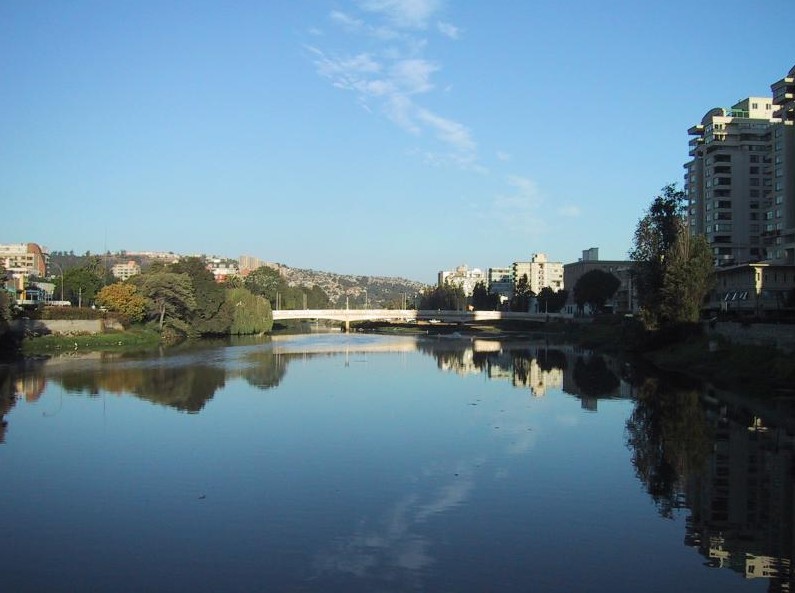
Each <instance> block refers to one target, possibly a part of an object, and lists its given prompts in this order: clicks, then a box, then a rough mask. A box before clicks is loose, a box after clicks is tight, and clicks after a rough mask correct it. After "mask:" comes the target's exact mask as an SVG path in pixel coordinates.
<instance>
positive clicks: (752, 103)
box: [684, 68, 795, 266]
mask: <svg viewBox="0 0 795 593" xmlns="http://www.w3.org/2000/svg"><path fill="white" fill-rule="evenodd" d="M771 89H772V97H748V98H747V99H743V100H742V101H740V102H738V103H736V104H735V105H733V106H732V107H731V108H723V107H717V108H714V109H711V110H710V111H708V112H707V113H706V115H704V117H703V118H702V120H701V123H699V124H697V125H695V126H693V127H691V128H690V129H689V130H688V134H690V135H691V136H693V138H692V139H691V140H690V152H689V154H690V156H691V157H692V159H691V160H690V161H688V162H687V163H685V165H684V166H685V170H686V172H685V193H686V196H687V200H688V222H689V225H690V231H691V233H693V234H701V235H704V236H706V238H707V241H708V242H709V244H710V247H711V248H712V252H713V255H714V259H715V263H716V265H718V266H730V265H739V264H745V263H749V262H758V261H763V260H764V261H771V262H775V263H783V264H795V68H793V69H792V70H790V71H789V73H788V74H787V76H785V77H784V78H782V79H781V80H779V81H778V82H775V83H773V84H772V85H771Z"/></svg>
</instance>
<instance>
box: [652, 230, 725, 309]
mask: <svg viewBox="0 0 795 593" xmlns="http://www.w3.org/2000/svg"><path fill="white" fill-rule="evenodd" d="M714 284H715V266H714V264H713V259H712V252H711V251H710V248H709V243H707V239H706V237H704V236H698V237H694V236H692V235H691V234H690V233H689V232H688V231H687V227H686V226H685V224H684V223H682V224H681V226H680V229H679V235H678V236H677V239H676V242H675V243H674V246H673V248H672V249H671V251H670V252H669V255H668V258H667V265H666V266H665V275H664V276H663V285H662V291H661V292H662V302H661V307H660V316H661V319H662V320H663V321H664V322H673V323H676V322H694V321H698V318H699V314H700V311H701V305H702V304H703V302H704V297H706V296H707V294H708V293H709V291H710V290H712V287H713V286H714Z"/></svg>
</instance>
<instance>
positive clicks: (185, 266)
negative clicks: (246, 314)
mask: <svg viewBox="0 0 795 593" xmlns="http://www.w3.org/2000/svg"><path fill="white" fill-rule="evenodd" d="M171 272H173V273H175V274H186V275H187V276H188V277H189V278H190V281H191V284H192V286H193V296H194V299H195V302H196V307H195V309H194V311H193V319H192V320H191V327H192V329H193V330H194V331H195V332H197V333H198V334H200V335H214V334H215V335H220V334H227V333H229V328H230V327H231V325H232V310H231V309H230V308H229V307H227V306H225V302H226V295H225V293H224V287H223V286H221V285H220V284H218V283H217V282H216V281H215V276H213V273H212V272H211V271H210V270H208V269H207V266H206V264H205V263H204V261H203V260H202V259H201V258H198V257H188V258H185V259H183V260H180V261H178V262H176V263H174V264H172V265H171Z"/></svg>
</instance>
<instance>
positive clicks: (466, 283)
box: [439, 266, 488, 297]
mask: <svg viewBox="0 0 795 593" xmlns="http://www.w3.org/2000/svg"><path fill="white" fill-rule="evenodd" d="M487 280H488V278H487V277H486V274H484V273H483V270H481V269H480V268H472V269H471V270H470V269H469V268H468V267H467V266H458V267H457V268H456V269H455V270H447V271H441V272H439V286H444V285H445V284H449V285H450V286H455V287H460V288H461V289H462V290H463V291H464V295H465V296H468V297H469V296H472V291H473V290H474V289H475V285H476V284H477V283H478V282H482V283H483V284H484V286H485V285H487Z"/></svg>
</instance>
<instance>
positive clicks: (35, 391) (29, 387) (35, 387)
mask: <svg viewBox="0 0 795 593" xmlns="http://www.w3.org/2000/svg"><path fill="white" fill-rule="evenodd" d="M46 386H47V380H46V379H45V378H44V376H43V375H32V374H30V375H22V376H21V377H20V378H18V379H17V380H16V381H15V383H14V389H15V391H16V395H17V397H24V398H25V401H26V402H35V401H38V400H39V398H40V397H41V394H42V393H44V388H45V387H46Z"/></svg>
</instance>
